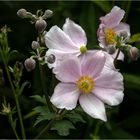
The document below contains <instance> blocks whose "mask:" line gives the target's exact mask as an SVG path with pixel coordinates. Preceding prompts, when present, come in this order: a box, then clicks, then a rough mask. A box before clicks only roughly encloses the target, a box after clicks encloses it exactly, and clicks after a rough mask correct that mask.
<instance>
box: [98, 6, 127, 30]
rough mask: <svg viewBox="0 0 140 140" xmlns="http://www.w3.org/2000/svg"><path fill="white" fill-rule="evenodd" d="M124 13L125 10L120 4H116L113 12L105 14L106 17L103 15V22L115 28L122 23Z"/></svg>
mask: <svg viewBox="0 0 140 140" xmlns="http://www.w3.org/2000/svg"><path fill="white" fill-rule="evenodd" d="M124 14H125V11H124V10H122V9H120V8H119V7H118V6H114V7H113V8H112V10H111V12H110V13H108V14H107V15H105V16H104V17H101V18H100V20H101V23H102V24H105V26H106V27H109V28H114V27H115V26H117V25H118V24H119V23H120V21H121V20H122V18H123V16H124Z"/></svg>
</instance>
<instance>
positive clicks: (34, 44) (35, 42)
mask: <svg viewBox="0 0 140 140" xmlns="http://www.w3.org/2000/svg"><path fill="white" fill-rule="evenodd" d="M31 46H32V49H33V50H36V49H38V48H39V47H40V45H39V43H38V42H37V41H33V42H32V44H31Z"/></svg>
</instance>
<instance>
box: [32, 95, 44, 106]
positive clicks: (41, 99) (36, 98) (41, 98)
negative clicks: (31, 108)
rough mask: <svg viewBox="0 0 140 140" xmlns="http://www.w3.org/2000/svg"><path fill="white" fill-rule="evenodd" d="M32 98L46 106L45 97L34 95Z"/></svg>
mask: <svg viewBox="0 0 140 140" xmlns="http://www.w3.org/2000/svg"><path fill="white" fill-rule="evenodd" d="M30 97H31V98H33V99H34V100H35V101H37V102H40V103H43V104H46V100H45V96H43V97H41V96H39V95H33V96H30Z"/></svg>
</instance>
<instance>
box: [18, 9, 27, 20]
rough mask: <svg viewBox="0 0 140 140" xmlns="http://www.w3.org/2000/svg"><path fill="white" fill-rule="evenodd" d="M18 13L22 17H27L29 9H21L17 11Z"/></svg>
mask: <svg viewBox="0 0 140 140" xmlns="http://www.w3.org/2000/svg"><path fill="white" fill-rule="evenodd" d="M17 15H18V16H19V17H21V18H26V17H27V11H26V10H25V9H19V10H18V11H17Z"/></svg>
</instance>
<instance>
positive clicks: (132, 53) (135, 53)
mask: <svg viewBox="0 0 140 140" xmlns="http://www.w3.org/2000/svg"><path fill="white" fill-rule="evenodd" d="M128 55H129V57H130V58H131V59H132V60H134V61H136V60H137V59H138V57H139V50H138V49H137V48H136V47H131V48H130V50H129V53H128Z"/></svg>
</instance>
